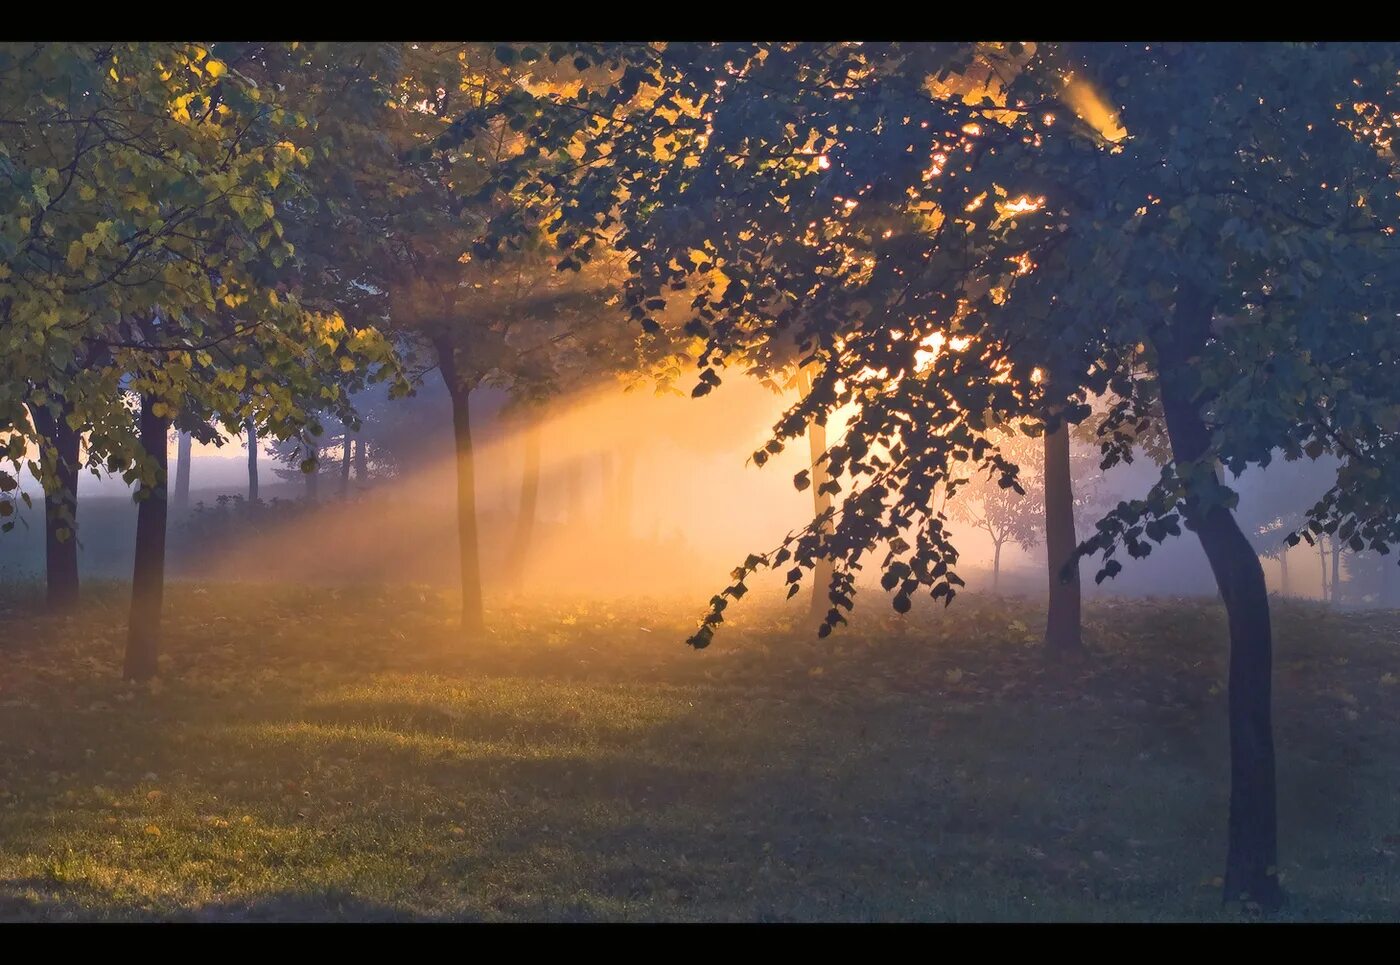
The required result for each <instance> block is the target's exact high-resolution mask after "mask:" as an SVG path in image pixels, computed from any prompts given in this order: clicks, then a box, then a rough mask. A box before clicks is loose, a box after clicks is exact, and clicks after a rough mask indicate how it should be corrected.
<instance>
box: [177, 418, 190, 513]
mask: <svg viewBox="0 0 1400 965" xmlns="http://www.w3.org/2000/svg"><path fill="white" fill-rule="evenodd" d="M175 438H176V445H175V512H177V513H183V512H185V510H187V509H189V508H190V456H191V454H192V452H193V450H194V446H193V441H194V440H193V439H192V437H191V436H190V434H189V433H188V432H181V433H178V434H177V435H176V437H175Z"/></svg>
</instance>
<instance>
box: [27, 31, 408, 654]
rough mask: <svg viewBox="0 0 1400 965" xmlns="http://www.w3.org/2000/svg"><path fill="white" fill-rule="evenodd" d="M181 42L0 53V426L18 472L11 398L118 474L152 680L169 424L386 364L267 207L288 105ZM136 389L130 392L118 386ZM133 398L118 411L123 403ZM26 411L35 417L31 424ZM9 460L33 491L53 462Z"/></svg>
mask: <svg viewBox="0 0 1400 965" xmlns="http://www.w3.org/2000/svg"><path fill="white" fill-rule="evenodd" d="M211 51H212V48H211V47H209V46H203V45H199V44H38V45H10V46H8V47H6V48H4V49H3V50H0V70H6V71H13V72H14V73H15V76H16V77H17V78H18V80H19V82H17V83H15V84H13V85H11V84H8V83H7V84H6V85H5V95H4V97H5V98H6V100H5V103H4V105H3V107H0V116H3V117H4V118H5V124H4V125H3V127H4V130H5V137H6V142H5V145H4V147H5V151H4V154H5V162H6V164H7V165H8V168H7V172H6V173H7V175H13V177H11V178H10V179H9V180H8V188H7V190H6V192H5V196H4V198H3V200H0V204H3V205H4V211H3V214H2V215H0V220H3V227H0V235H3V237H4V242H3V246H4V254H5V256H6V264H5V277H4V279H3V280H0V310H3V312H4V318H3V325H0V331H3V333H4V337H5V339H6V342H5V351H4V353H3V357H4V363H3V366H4V369H3V372H0V386H3V387H4V389H3V392H4V397H3V399H0V425H4V426H5V427H7V428H8V429H9V431H10V433H11V445H10V449H9V454H10V458H11V461H12V462H13V463H14V464H15V465H16V467H18V465H19V463H20V461H21V460H22V458H23V452H24V446H23V444H24V443H27V442H33V443H35V444H37V445H39V446H40V447H43V446H46V445H49V443H48V442H47V441H46V438H45V437H44V436H43V435H42V428H41V426H31V425H30V424H29V420H26V419H24V418H23V413H21V412H20V411H18V405H20V404H21V403H27V404H28V405H29V406H30V407H31V409H32V408H33V407H34V406H40V407H47V410H48V412H49V414H50V415H51V416H52V418H53V419H55V420H57V419H62V420H63V421H64V422H65V423H66V424H67V425H68V426H69V427H70V428H71V429H73V430H75V431H84V432H86V441H87V463H88V465H89V467H90V468H93V469H99V468H105V469H106V470H107V471H109V472H120V473H122V474H123V476H124V478H126V479H127V481H128V482H139V483H140V488H139V491H138V498H139V502H140V509H139V511H138V524H137V549H136V561H135V568H134V580H133V598H132V617H131V625H130V636H129V642H128V653H127V665H126V673H127V675H128V676H131V677H134V678H137V679H144V678H146V677H149V676H151V675H152V674H154V672H155V669H156V654H157V649H158V639H159V626H160V587H161V585H162V584H163V580H164V539H165V535H164V534H165V503H166V498H165V485H166V480H165V476H166V472H165V470H166V465H165V458H166V457H165V453H166V449H167V445H168V442H167V433H168V430H169V428H170V425H171V422H172V420H174V419H175V418H177V417H180V418H188V419H189V420H190V421H191V424H199V423H203V422H207V421H217V422H219V423H221V424H223V425H224V426H225V428H227V429H229V430H230V431H232V430H233V429H235V428H236V427H238V426H239V425H241V424H242V423H243V421H244V420H245V419H247V418H250V417H251V418H255V419H258V420H260V421H261V422H262V423H263V424H264V425H266V426H267V427H268V428H269V429H270V430H271V432H272V433H273V434H275V435H288V434H293V433H295V432H298V431H300V430H301V428H302V427H303V426H304V424H305V422H306V418H307V417H306V413H305V412H304V411H303V410H302V409H301V408H300V407H298V406H297V404H296V402H295V398H296V397H297V396H298V395H302V396H304V395H307V394H310V392H311V391H312V388H311V387H312V386H313V385H315V384H316V383H318V382H319V381H321V376H322V373H324V372H326V371H333V370H336V369H339V368H342V367H344V366H347V365H348V366H350V367H355V366H359V365H364V366H372V365H376V364H383V363H386V362H388V361H389V359H390V356H389V353H388V350H387V346H385V345H384V344H383V343H382V340H380V339H378V338H377V336H376V335H375V334H374V333H373V332H372V331H369V330H361V331H358V332H354V333H351V332H349V331H347V329H346V326H345V324H344V321H343V320H342V319H341V318H340V317H339V316H338V315H337V314H335V313H334V312H325V311H316V310H312V309H310V308H308V307H307V306H304V305H303V304H302V303H301V301H300V298H299V297H298V293H297V291H296V290H295V287H294V284H293V283H294V281H295V279H293V278H289V277H288V275H287V274H286V272H285V269H286V268H287V266H288V265H289V264H290V263H291V260H292V259H293V258H294V255H295V247H294V246H293V245H292V244H290V243H289V242H287V241H286V240H285V237H284V234H285V232H284V230H283V229H282V227H281V222H280V221H279V219H278V216H277V215H278V206H279V204H285V203H287V202H288V200H289V199H290V198H293V197H295V196H297V195H298V194H299V193H300V192H301V191H303V190H304V187H305V184H304V182H303V180H302V178H301V174H300V172H301V170H302V169H303V168H304V167H305V165H306V164H307V162H308V160H309V158H308V157H307V155H306V154H305V153H304V152H301V151H299V150H298V149H297V148H296V146H295V145H294V144H292V143H290V142H288V141H287V140H286V139H285V132H286V130H287V129H288V128H292V127H295V126H296V124H297V123H298V122H299V121H302V120H303V119H302V118H301V117H300V116H299V115H298V114H297V113H296V112H295V111H294V110H291V109H287V108H285V107H283V106H282V105H280V104H278V103H277V101H276V98H275V96H274V92H272V91H269V90H267V89H265V88H262V87H260V86H258V85H257V84H256V83H254V82H252V81H251V80H250V79H249V78H247V77H245V76H243V75H241V74H239V73H238V72H236V71H234V70H232V69H231V68H230V67H229V65H228V64H227V63H226V62H225V61H224V60H222V59H220V57H219V56H218V55H217V51H212V52H211ZM133 399H135V400H138V401H137V402H132V401H131V400H133ZM133 405H134V410H133ZM42 422H43V420H42V418H41V420H40V423H41V424H42ZM70 462H71V460H68V459H66V458H64V459H62V460H49V459H45V460H43V461H42V462H36V461H33V460H31V461H29V463H28V466H29V468H30V470H31V472H33V473H34V474H35V475H36V476H38V477H39V478H41V480H42V481H43V482H44V485H45V489H46V491H48V492H53V491H55V490H58V491H64V490H65V489H67V488H68V487H67V481H66V479H65V478H63V477H62V476H61V475H60V473H59V471H58V468H57V467H58V466H59V465H60V463H65V464H66V463H70Z"/></svg>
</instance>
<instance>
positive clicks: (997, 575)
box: [992, 542, 1001, 596]
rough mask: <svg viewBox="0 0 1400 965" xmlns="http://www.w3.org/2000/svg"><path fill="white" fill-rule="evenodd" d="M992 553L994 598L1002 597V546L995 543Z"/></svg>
mask: <svg viewBox="0 0 1400 965" xmlns="http://www.w3.org/2000/svg"><path fill="white" fill-rule="evenodd" d="M992 545H993V546H995V547H996V549H995V550H993V551H992V596H1000V595H1001V544H1000V543H997V542H993V544H992Z"/></svg>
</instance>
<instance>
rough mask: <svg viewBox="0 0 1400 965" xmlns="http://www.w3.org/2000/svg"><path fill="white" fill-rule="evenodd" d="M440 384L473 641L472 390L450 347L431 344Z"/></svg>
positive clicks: (476, 624) (481, 622)
mask: <svg viewBox="0 0 1400 965" xmlns="http://www.w3.org/2000/svg"><path fill="white" fill-rule="evenodd" d="M434 345H435V346H436V348H437V352H438V361H439V365H440V367H441V369H442V376H443V381H445V382H446V383H447V393H448V395H449V396H450V397H451V399H452V436H453V440H454V445H455V448H456V453H457V549H458V555H459V559H460V561H461V579H462V630H463V631H464V632H465V633H466V634H467V636H468V637H476V636H480V635H481V634H483V633H484V632H485V630H486V616H485V611H484V608H483V605H482V600H481V557H480V549H479V547H478V543H477V532H476V467H475V464H474V463H473V460H472V423H471V409H470V406H469V402H470V399H471V386H469V385H467V384H466V383H465V382H464V381H463V380H462V378H461V377H460V376H459V373H458V369H457V360H456V357H455V355H454V350H453V347H452V345H451V343H449V342H447V341H446V340H442V339H439V340H434Z"/></svg>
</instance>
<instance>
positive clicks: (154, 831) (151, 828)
mask: <svg viewBox="0 0 1400 965" xmlns="http://www.w3.org/2000/svg"><path fill="white" fill-rule="evenodd" d="M146 833H147V834H149V835H150V836H151V837H153V838H158V837H160V828H158V827H156V826H155V825H154V824H148V825H146Z"/></svg>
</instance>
